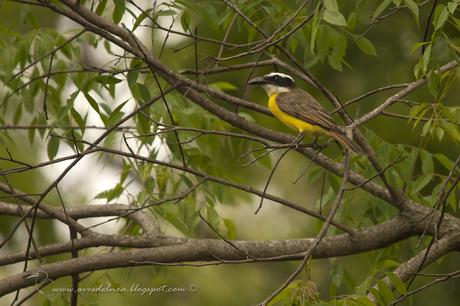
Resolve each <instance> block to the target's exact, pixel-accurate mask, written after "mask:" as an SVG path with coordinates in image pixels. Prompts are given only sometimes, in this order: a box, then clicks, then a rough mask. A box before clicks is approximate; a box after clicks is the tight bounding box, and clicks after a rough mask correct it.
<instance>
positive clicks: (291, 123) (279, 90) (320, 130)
mask: <svg viewBox="0 0 460 306" xmlns="http://www.w3.org/2000/svg"><path fill="white" fill-rule="evenodd" d="M248 84H249V85H261V86H262V87H263V88H264V89H265V91H266V92H267V95H268V107H269V108H270V111H271V112H272V113H273V115H275V117H276V118H278V119H279V120H280V121H281V122H282V123H284V124H285V125H287V126H288V127H290V128H292V129H294V130H297V131H298V132H299V135H301V136H303V134H304V133H310V134H313V135H315V136H318V135H327V136H331V137H333V138H334V139H335V140H337V141H338V142H339V143H340V144H341V145H342V146H343V147H345V148H346V149H348V150H350V151H352V152H354V153H360V152H361V150H360V149H359V148H358V147H357V146H356V145H355V144H354V143H353V141H352V140H351V139H350V138H348V136H347V135H346V134H345V133H344V132H343V131H342V130H341V129H340V128H339V126H338V125H337V123H336V122H335V121H334V119H332V117H331V116H330V115H329V114H328V113H327V111H326V110H325V109H324V108H323V107H322V106H321V104H319V102H318V101H316V99H315V98H314V97H313V96H312V95H310V94H309V93H308V92H306V91H304V90H302V89H299V88H296V86H295V81H294V79H293V78H292V77H291V76H289V75H287V74H284V73H280V72H272V73H269V74H267V75H264V76H262V77H258V78H254V79H252V80H250V81H249V83H248Z"/></svg>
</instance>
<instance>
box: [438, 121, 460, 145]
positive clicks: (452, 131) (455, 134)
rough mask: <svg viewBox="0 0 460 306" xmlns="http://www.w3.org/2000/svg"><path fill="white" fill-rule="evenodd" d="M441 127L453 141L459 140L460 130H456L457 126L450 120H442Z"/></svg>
mask: <svg viewBox="0 0 460 306" xmlns="http://www.w3.org/2000/svg"><path fill="white" fill-rule="evenodd" d="M441 127H442V128H443V129H444V131H446V132H447V134H448V135H449V137H450V138H451V139H452V140H453V141H455V142H460V131H459V130H458V127H457V126H456V125H455V124H453V123H451V122H446V121H442V122H441Z"/></svg>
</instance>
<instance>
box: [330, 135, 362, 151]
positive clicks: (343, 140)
mask: <svg viewBox="0 0 460 306" xmlns="http://www.w3.org/2000/svg"><path fill="white" fill-rule="evenodd" d="M328 134H329V135H330V136H332V137H333V138H334V139H335V140H337V141H338V142H339V143H340V144H341V145H342V146H343V147H345V148H347V149H348V150H350V151H351V152H353V153H355V154H362V151H361V149H360V148H359V147H358V146H357V145H355V144H354V143H353V141H352V140H351V139H350V138H348V137H347V135H345V134H344V133H342V132H341V131H328Z"/></svg>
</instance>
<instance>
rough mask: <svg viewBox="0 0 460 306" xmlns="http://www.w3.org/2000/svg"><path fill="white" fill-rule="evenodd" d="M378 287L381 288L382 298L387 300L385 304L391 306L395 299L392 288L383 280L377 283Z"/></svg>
mask: <svg viewBox="0 0 460 306" xmlns="http://www.w3.org/2000/svg"><path fill="white" fill-rule="evenodd" d="M377 286H378V287H379V293H380V296H381V297H383V299H384V300H385V304H390V303H391V302H392V301H393V297H394V296H393V292H392V291H391V289H390V287H389V286H388V285H387V283H385V282H384V281H382V280H378V281H377Z"/></svg>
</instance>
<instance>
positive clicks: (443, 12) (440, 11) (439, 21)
mask: <svg viewBox="0 0 460 306" xmlns="http://www.w3.org/2000/svg"><path fill="white" fill-rule="evenodd" d="M448 17H449V11H448V10H447V7H446V6H445V5H444V4H438V5H437V6H436V10H435V11H434V18H433V25H434V29H435V30H438V29H440V28H441V27H442V26H443V25H444V23H445V22H446V21H447V18H448Z"/></svg>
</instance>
